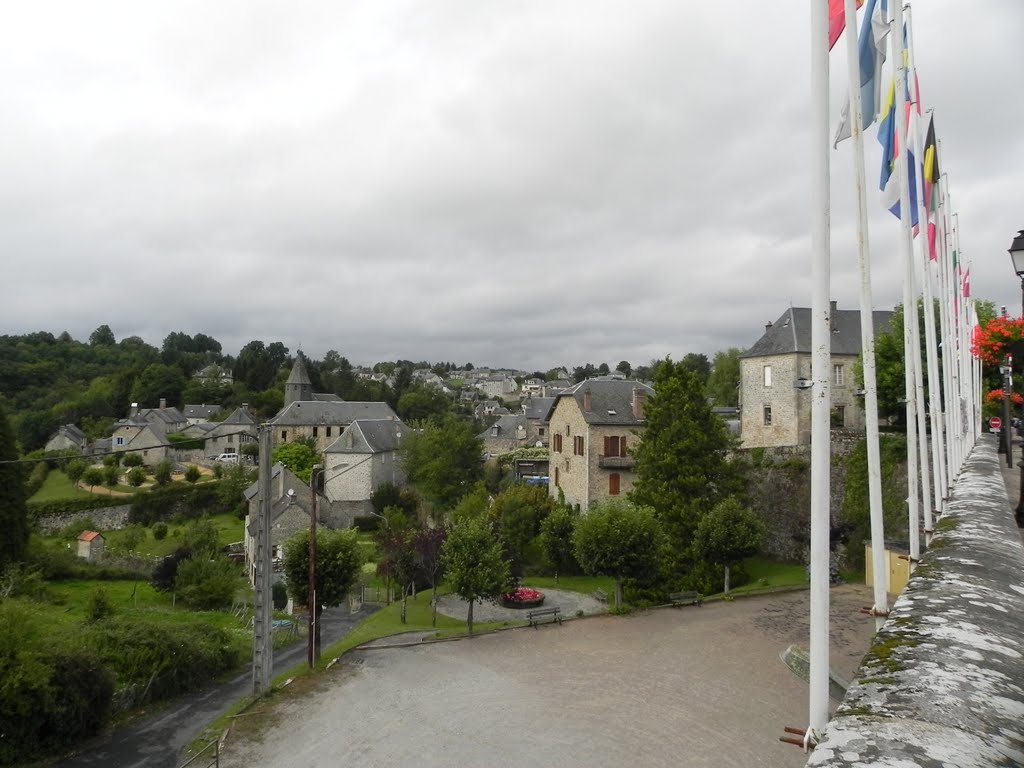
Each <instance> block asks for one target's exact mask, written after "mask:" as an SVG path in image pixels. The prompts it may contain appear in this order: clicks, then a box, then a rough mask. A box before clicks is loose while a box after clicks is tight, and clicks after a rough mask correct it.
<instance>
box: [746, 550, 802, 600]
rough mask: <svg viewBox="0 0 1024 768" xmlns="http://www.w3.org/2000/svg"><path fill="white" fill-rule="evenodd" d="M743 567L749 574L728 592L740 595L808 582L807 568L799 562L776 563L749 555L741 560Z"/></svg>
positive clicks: (796, 585)
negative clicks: (740, 583) (744, 582)
mask: <svg viewBox="0 0 1024 768" xmlns="http://www.w3.org/2000/svg"><path fill="white" fill-rule="evenodd" d="M743 569H744V570H745V571H746V572H747V574H748V575H749V576H750V579H749V581H747V583H746V584H744V585H743V586H741V587H735V588H734V589H730V590H729V593H730V594H736V595H742V594H743V593H745V592H757V591H759V590H762V589H778V588H780V587H799V586H804V585H806V584H808V583H809V582H808V579H807V569H806V568H805V567H804V566H803V565H800V564H793V563H777V562H775V561H773V560H767V559H765V558H763V557H751V558H749V559H748V560H744V561H743Z"/></svg>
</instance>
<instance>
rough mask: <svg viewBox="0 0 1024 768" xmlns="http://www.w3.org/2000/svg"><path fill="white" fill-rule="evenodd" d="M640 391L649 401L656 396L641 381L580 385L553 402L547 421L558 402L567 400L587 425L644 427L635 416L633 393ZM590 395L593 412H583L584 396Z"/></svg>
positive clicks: (598, 380)
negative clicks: (569, 398)
mask: <svg viewBox="0 0 1024 768" xmlns="http://www.w3.org/2000/svg"><path fill="white" fill-rule="evenodd" d="M634 389H638V390H640V391H641V392H643V393H644V395H646V396H647V397H650V396H651V395H653V394H654V389H652V388H651V387H649V386H647V385H646V384H641V383H640V382H639V381H630V380H626V379H611V378H604V377H598V378H595V379H587V380H586V381H581V382H580V383H579V384H577V385H576V386H574V387H573V388H572V389H569V390H567V391H565V392H562V393H561V394H560V395H558V397H556V398H554V402H552V404H551V408H550V409H549V410H548V413H547V418H546V419H545V421H551V416H552V414H553V413H554V412H555V408H557V407H558V402H559V401H560V400H562V399H563V398H566V397H571V398H573V399H575V400H576V403H577V404H578V405H579V409H580V413H582V414H583V418H584V420H585V421H586V422H587V424H629V425H637V424H641V423H642V420H640V419H637V418H636V417H635V416H633V390H634ZM588 390H589V391H590V410H589V411H585V410H583V395H584V393H585V392H586V391H588Z"/></svg>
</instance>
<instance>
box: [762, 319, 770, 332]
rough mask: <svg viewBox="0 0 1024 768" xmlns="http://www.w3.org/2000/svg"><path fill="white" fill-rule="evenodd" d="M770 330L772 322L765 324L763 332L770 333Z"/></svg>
mask: <svg viewBox="0 0 1024 768" xmlns="http://www.w3.org/2000/svg"><path fill="white" fill-rule="evenodd" d="M771 329H772V321H771V320H769V321H768V322H767V323H765V324H764V332H765V333H768V331H770V330H771Z"/></svg>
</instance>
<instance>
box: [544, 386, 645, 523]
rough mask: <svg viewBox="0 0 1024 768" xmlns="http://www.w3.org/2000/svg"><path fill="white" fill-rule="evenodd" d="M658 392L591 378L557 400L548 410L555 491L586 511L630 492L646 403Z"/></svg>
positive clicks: (550, 475) (555, 496) (550, 486)
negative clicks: (635, 448)
mask: <svg viewBox="0 0 1024 768" xmlns="http://www.w3.org/2000/svg"><path fill="white" fill-rule="evenodd" d="M652 394H654V390H653V389H652V388H651V387H649V386H647V385H646V384H641V383H640V382H637V381H627V380H623V379H613V378H595V379H587V380H586V381H583V382H581V383H579V384H577V385H576V386H574V387H573V388H572V389H570V390H568V391H566V392H563V393H562V394H560V395H558V397H556V398H555V400H554V403H553V404H552V406H551V409H550V411H549V412H548V417H547V421H548V423H549V436H548V455H549V457H550V464H549V468H548V472H549V478H550V482H549V485H548V488H549V492H550V494H551V496H553V497H554V498H558V494H559V490H561V492H562V493H564V494H565V500H566V502H567V503H569V504H572V505H574V506H578V507H579V508H580V509H582V510H587V509H589V508H590V507H591V506H592V505H593V504H595V503H596V502H599V501H603V500H605V499H609V498H615V497H618V496H624V495H625V494H626V493H628V492H629V490H630V489H631V488H632V487H633V482H634V480H635V479H636V473H635V472H634V471H633V467H634V463H635V462H634V459H633V457H632V456H631V455H630V448H631V447H632V446H633V445H635V444H636V442H637V441H638V440H639V439H640V435H641V433H642V431H643V426H644V403H645V401H646V399H647V397H649V396H650V395H652Z"/></svg>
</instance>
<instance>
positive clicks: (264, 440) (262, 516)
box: [252, 424, 274, 696]
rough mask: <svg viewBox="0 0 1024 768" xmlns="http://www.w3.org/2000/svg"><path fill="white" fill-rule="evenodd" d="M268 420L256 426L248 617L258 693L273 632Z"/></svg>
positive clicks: (269, 670) (270, 670)
mask: <svg viewBox="0 0 1024 768" xmlns="http://www.w3.org/2000/svg"><path fill="white" fill-rule="evenodd" d="M271 429H272V427H271V426H270V425H269V424H264V425H262V426H261V427H260V464H259V488H260V503H259V519H258V520H257V521H256V558H255V560H256V562H255V566H256V578H255V584H256V598H255V613H254V614H253V620H252V632H253V637H252V693H253V696H261V695H262V694H264V693H266V692H267V691H269V690H270V680H271V678H272V677H273V675H274V633H273V612H272V609H273V579H274V566H273V561H272V559H271V555H272V549H273V545H272V544H271V541H270V530H271V520H270V517H271V510H272V508H273V502H272V500H271V498H270V494H271V478H270V472H271V463H270V453H271V434H272V433H271V431H270V430H271Z"/></svg>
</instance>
